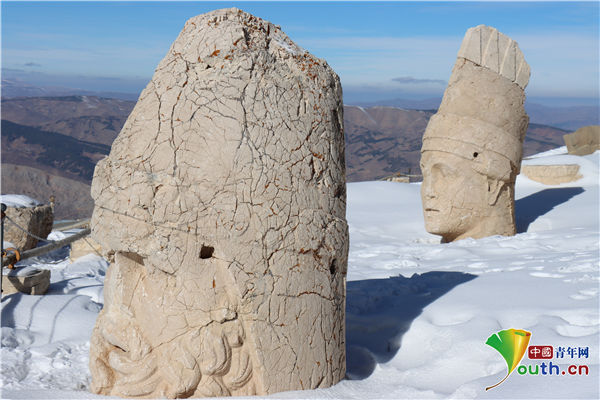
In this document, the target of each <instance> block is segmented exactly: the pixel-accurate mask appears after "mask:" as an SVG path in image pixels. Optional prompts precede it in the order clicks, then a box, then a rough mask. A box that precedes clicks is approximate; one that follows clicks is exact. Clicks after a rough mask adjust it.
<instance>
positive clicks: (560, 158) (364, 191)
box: [0, 149, 600, 399]
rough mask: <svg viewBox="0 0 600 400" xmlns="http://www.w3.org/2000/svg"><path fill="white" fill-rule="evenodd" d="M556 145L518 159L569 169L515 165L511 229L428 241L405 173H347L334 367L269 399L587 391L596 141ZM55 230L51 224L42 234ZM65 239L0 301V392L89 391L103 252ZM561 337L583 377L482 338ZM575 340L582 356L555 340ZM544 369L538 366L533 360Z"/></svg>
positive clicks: (594, 385) (592, 337)
mask: <svg viewBox="0 0 600 400" xmlns="http://www.w3.org/2000/svg"><path fill="white" fill-rule="evenodd" d="M564 152H565V151H564V149H557V150H556V151H552V152H550V153H547V154H544V155H543V156H542V157H532V158H529V159H527V160H525V161H524V163H526V164H553V163H563V162H564V163H578V164H580V166H581V169H580V172H581V173H582V174H583V176H584V177H583V178H582V179H580V180H579V181H576V182H572V183H568V184H562V185H557V186H546V185H542V184H539V183H536V182H533V181H531V180H529V179H527V178H526V177H524V176H519V177H518V179H517V186H516V198H517V203H516V210H517V224H518V227H519V232H520V233H519V234H517V235H516V236H514V237H501V236H494V237H488V238H485V239H480V240H472V239H466V240H461V241H458V242H455V243H450V244H439V239H438V237H437V236H433V235H430V234H428V233H427V232H426V231H425V230H424V227H423V217H422V210H421V200H420V193H419V191H420V185H419V184H403V183H393V182H364V183H351V184H349V185H348V213H347V215H348V222H349V225H350V258H349V266H348V286H347V353H348V377H349V378H350V379H347V380H344V381H342V382H340V383H339V384H337V385H335V386H334V387H331V388H328V389H320V390H314V391H304V392H284V393H278V394H275V395H273V396H270V397H271V398H354V399H366V398H377V399H381V398H390V399H405V398H501V399H506V398H524V399H529V398H544V399H545V398H565V399H575V398H589V399H597V398H599V389H598V388H599V374H600V369H599V365H598V364H599V356H600V348H599V334H598V332H599V324H600V320H599V302H598V301H599V296H598V292H599V278H600V273H599V269H600V266H599V215H598V213H599V197H598V196H599V191H598V179H599V174H598V169H599V158H600V152H596V153H595V154H592V155H589V156H585V157H576V156H569V155H566V154H564ZM53 234H54V235H61V233H58V232H57V233H53ZM66 256H67V252H66V250H64V249H63V250H59V251H57V252H55V253H53V254H49V255H46V256H45V257H44V258H43V259H37V260H34V261H30V262H29V263H30V264H42V265H44V266H45V267H46V268H50V269H51V270H52V284H51V286H50V291H49V293H48V294H47V295H45V296H26V295H20V294H14V295H9V296H6V297H5V298H4V299H2V349H1V355H2V370H1V372H0V373H1V376H2V397H3V398H22V399H24V398H28V399H32V398H77V399H83V398H97V397H98V398H100V397H101V396H94V395H92V394H90V393H88V392H87V391H86V388H87V387H88V386H89V381H90V377H89V370H88V367H87V362H88V350H89V337H90V334H91V330H92V327H93V324H94V321H95V318H96V315H97V313H98V311H99V310H100V308H101V304H102V301H103V299H102V281H103V277H104V274H105V271H106V268H107V264H106V262H105V261H104V260H102V259H101V258H100V257H98V256H95V255H93V254H90V255H88V256H85V257H83V258H81V259H79V260H77V261H76V262H74V263H71V262H69V261H68V259H66V258H65V257H66ZM509 328H515V329H525V330H527V331H530V332H531V333H532V336H531V341H530V343H529V344H530V345H549V346H552V347H553V348H554V349H555V351H557V350H559V348H564V349H565V350H566V352H565V353H564V357H563V358H558V357H557V355H555V356H554V358H553V359H551V360H538V361H536V360H530V359H528V357H527V355H526V356H525V357H524V358H523V360H522V361H521V365H525V366H529V365H531V366H534V365H536V364H537V365H539V364H541V362H542V361H545V363H546V364H548V362H549V361H552V362H553V363H554V364H555V365H559V367H560V368H561V371H565V370H567V367H568V365H571V364H573V365H587V366H588V368H589V374H588V375H582V376H571V375H569V374H566V375H561V374H558V375H557V374H556V373H553V374H552V375H550V374H546V375H542V374H541V372H540V374H538V375H528V374H525V375H520V374H519V373H517V371H514V372H513V373H512V375H511V376H510V377H509V378H508V379H507V380H506V381H505V382H504V383H502V384H501V385H500V386H498V387H496V388H495V389H492V390H490V391H488V392H486V391H485V387H486V386H491V385H493V384H495V383H497V382H499V381H500V380H501V379H502V378H504V376H505V375H506V368H507V367H506V363H505V361H504V359H503V358H502V357H501V356H500V354H499V353H498V352H497V351H496V350H494V349H493V348H491V347H490V346H487V345H486V344H485V341H486V339H487V338H488V337H489V336H490V335H492V334H494V333H496V332H497V331H500V330H503V329H509ZM569 348H571V349H576V350H578V349H579V348H581V349H583V350H585V349H586V348H587V349H588V357H584V356H583V355H582V356H581V357H579V354H578V353H577V354H575V355H574V358H571V356H570V355H569V352H568V349H569ZM546 371H547V372H550V371H549V370H546Z"/></svg>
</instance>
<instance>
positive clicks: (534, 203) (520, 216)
mask: <svg viewBox="0 0 600 400" xmlns="http://www.w3.org/2000/svg"><path fill="white" fill-rule="evenodd" d="M583 192H584V190H583V188H581V187H566V188H552V189H544V190H540V191H539V192H536V193H533V194H530V195H529V196H527V197H523V198H522V199H519V200H517V201H515V219H516V221H515V222H516V225H517V233H523V232H527V229H528V228H529V225H530V224H531V223H532V222H533V221H535V220H536V219H538V217H541V216H542V215H544V214H547V213H549V212H550V211H551V210H552V209H554V207H556V206H558V205H560V204H562V203H566V202H567V201H569V200H570V199H571V198H573V197H575V196H577V195H578V194H581V193H583Z"/></svg>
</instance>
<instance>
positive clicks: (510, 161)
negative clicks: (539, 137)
mask: <svg viewBox="0 0 600 400" xmlns="http://www.w3.org/2000/svg"><path fill="white" fill-rule="evenodd" d="M528 82H529V66H528V65H527V63H526V62H525V60H524V58H523V54H522V53H521V50H519V47H518V45H517V43H516V42H515V41H513V40H512V39H510V38H508V37H507V36H505V35H503V34H502V33H500V32H498V31H497V30H496V29H494V28H491V27H488V26H484V25H480V26H477V27H475V28H471V29H469V30H468V31H467V33H466V35H465V38H464V40H463V43H462V46H461V48H460V50H459V52H458V58H457V60H456V64H455V65H454V69H453V71H452V76H451V77H450V81H449V82H448V87H447V88H446V92H445V93H444V98H443V99H442V104H441V105H440V108H439V110H438V112H437V114H435V115H433V116H432V117H431V119H430V120H429V124H428V125H427V129H426V131H425V135H424V136H423V147H422V149H421V170H422V172H423V184H422V187H421V198H422V201H423V212H424V215H425V227H426V229H427V231H428V232H430V233H433V234H436V235H441V236H442V241H443V242H451V241H454V240H459V239H463V238H466V237H471V238H482V237H485V236H491V235H514V234H515V232H516V229H515V215H514V183H515V178H516V176H517V175H518V174H519V167H520V164H521V156H522V148H523V139H524V138H525V133H526V131H527V126H528V123H529V118H528V117H527V114H526V113H525V110H524V109H523V103H524V101H525V94H524V89H525V87H526V86H527V83H528Z"/></svg>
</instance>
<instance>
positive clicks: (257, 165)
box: [90, 9, 348, 397]
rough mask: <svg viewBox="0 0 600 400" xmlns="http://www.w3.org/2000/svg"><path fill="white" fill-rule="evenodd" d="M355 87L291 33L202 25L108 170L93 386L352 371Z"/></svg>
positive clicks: (184, 388)
mask: <svg viewBox="0 0 600 400" xmlns="http://www.w3.org/2000/svg"><path fill="white" fill-rule="evenodd" d="M342 126H343V125H342V90H341V86H340V81H339V78H338V77H337V75H336V74H335V73H334V72H333V70H332V69H331V68H330V67H329V66H328V65H327V64H326V63H325V62H324V61H323V60H319V59H317V58H315V57H313V56H312V55H310V54H309V53H307V52H305V51H304V50H302V49H300V48H299V47H298V46H296V45H295V44H294V43H293V42H292V41H291V40H290V39H289V38H288V37H287V36H286V35H285V34H284V33H283V32H282V31H281V30H280V29H279V27H277V26H274V25H272V24H271V23H269V22H267V21H264V20H261V19H259V18H256V17H253V16H251V15H249V14H247V13H244V12H242V11H240V10H237V9H227V10H218V11H215V12H211V13H208V14H205V15H200V16H197V17H195V18H192V19H190V20H189V21H188V22H187V23H186V24H185V27H184V29H183V31H182V32H181V34H180V35H179V37H178V38H177V40H176V41H175V42H174V43H173V45H172V46H171V49H170V50H169V52H168V54H167V55H166V57H165V58H164V59H163V60H162V61H161V62H160V64H159V65H158V68H157V69H156V72H155V74H154V76H153V78H152V81H151V82H150V83H149V84H148V86H147V87H146V89H145V90H144V91H143V92H142V94H141V95H140V99H139V100H138V103H137V105H136V106H135V109H134V110H133V112H132V114H131V115H130V117H129V119H128V120H127V122H126V124H125V126H124V128H123V130H122V131H121V133H120V134H119V136H118V138H117V139H116V140H115V142H114V144H113V146H112V149H111V152H110V155H109V156H108V158H106V159H104V160H102V161H101V162H100V163H98V166H97V167H96V171H95V174H94V180H93V184H92V197H93V198H94V201H95V208H94V214H93V217H92V221H91V225H92V235H93V237H94V238H95V240H97V241H98V243H99V244H100V245H101V246H102V248H103V249H107V251H108V253H109V256H110V257H112V264H111V266H110V268H109V271H108V273H107V276H106V282H105V292H104V297H105V305H104V309H103V310H102V312H101V313H100V315H99V317H98V321H97V323H96V326H95V328H94V332H93V336H92V340H91V348H90V369H91V372H92V378H93V379H92V390H93V391H95V392H98V393H102V394H110V395H117V396H144V397H161V396H166V397H188V396H192V397H201V396H222V395H251V394H267V393H273V392H277V391H282V390H292V389H311V388H316V387H327V386H330V385H333V384H335V383H336V382H338V381H339V380H340V379H342V378H343V376H344V374H345V332H344V329H345V328H344V312H345V311H344V308H345V275H346V268H347V252H348V231H347V224H346V220H345V208H346V204H345V203H346V194H345V176H344V175H345V170H344V135H343V128H342Z"/></svg>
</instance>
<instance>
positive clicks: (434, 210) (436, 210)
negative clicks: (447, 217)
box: [425, 208, 440, 212]
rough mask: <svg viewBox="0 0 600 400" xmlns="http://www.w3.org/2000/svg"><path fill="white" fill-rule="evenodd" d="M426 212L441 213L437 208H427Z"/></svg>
mask: <svg viewBox="0 0 600 400" xmlns="http://www.w3.org/2000/svg"><path fill="white" fill-rule="evenodd" d="M425 211H427V212H432V211H433V212H440V210H438V209H437V208H426V209H425Z"/></svg>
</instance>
